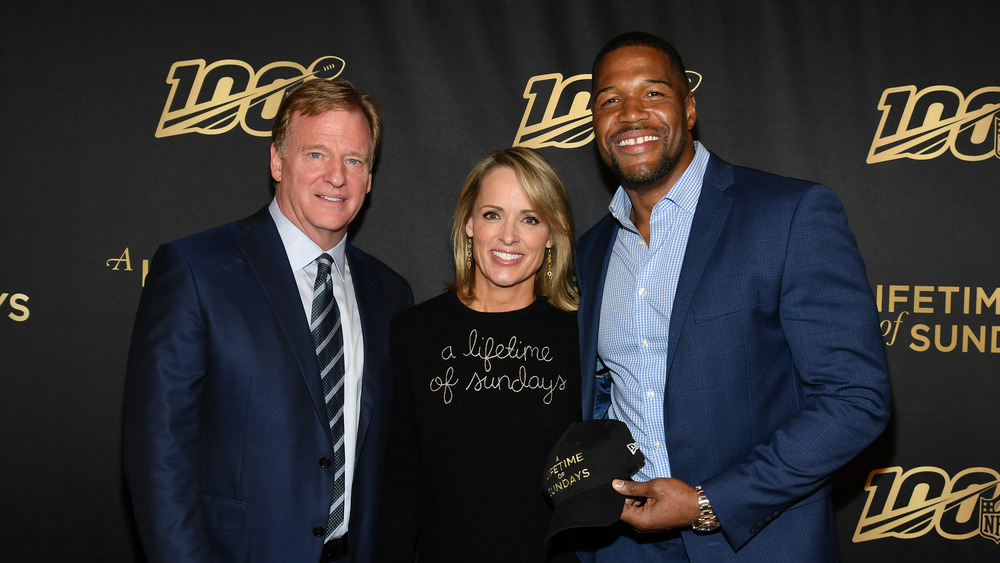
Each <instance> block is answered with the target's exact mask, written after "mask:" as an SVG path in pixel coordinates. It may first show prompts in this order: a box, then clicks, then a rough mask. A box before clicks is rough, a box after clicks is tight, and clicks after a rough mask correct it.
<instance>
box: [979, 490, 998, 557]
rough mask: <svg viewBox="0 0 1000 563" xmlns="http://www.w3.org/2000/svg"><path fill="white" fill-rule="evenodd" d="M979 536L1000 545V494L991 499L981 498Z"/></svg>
mask: <svg viewBox="0 0 1000 563" xmlns="http://www.w3.org/2000/svg"><path fill="white" fill-rule="evenodd" d="M979 535H981V536H983V537H984V538H989V539H991V540H993V541H994V542H996V543H997V544H998V545H1000V494H998V495H997V496H995V497H993V498H991V499H986V498H985V497H979Z"/></svg>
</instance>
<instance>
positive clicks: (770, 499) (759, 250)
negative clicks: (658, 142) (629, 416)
mask: <svg viewBox="0 0 1000 563" xmlns="http://www.w3.org/2000/svg"><path fill="white" fill-rule="evenodd" d="M619 228H620V227H619V224H618V223H617V221H615V220H614V219H613V218H612V217H611V216H610V215H608V216H607V217H605V218H604V219H603V220H601V221H600V222H599V223H598V224H597V225H595V226H594V227H593V228H592V229H591V230H590V231H589V232H588V233H587V234H585V235H584V236H583V237H582V238H581V240H580V244H579V251H578V253H577V281H578V283H579V287H580V291H581V295H582V301H581V303H580V311H579V319H580V336H581V351H580V353H581V366H583V367H584V368H585V374H586V376H585V382H584V386H583V389H584V392H583V408H584V416H585V417H588V418H589V417H594V416H596V417H602V416H605V413H606V411H607V405H608V402H609V389H610V385H611V382H610V378H609V376H608V375H607V374H603V375H602V374H597V368H595V366H597V341H598V333H599V332H598V326H599V319H600V313H601V301H602V297H603V294H604V281H605V275H606V272H607V266H608V263H609V259H610V257H611V251H612V247H613V246H614V242H615V238H616V235H617V233H618V229H619ZM669 331H670V332H669V341H668V350H669V352H668V354H669V357H668V359H667V370H666V373H664V374H663V379H664V403H663V413H664V416H663V420H664V427H665V428H664V429H665V432H666V441H667V448H668V450H667V451H668V452H669V455H670V466H671V471H672V474H673V477H676V478H678V479H681V480H682V481H684V482H686V483H688V484H690V485H692V486H693V485H696V484H701V485H702V486H703V487H704V490H705V492H706V495H707V496H708V498H709V500H710V502H711V503H712V507H713V509H714V510H715V512H716V514H717V515H718V517H719V521H720V522H721V523H722V532H721V533H715V534H704V535H700V534H695V533H693V532H692V531H690V530H688V531H685V532H683V533H682V537H683V541H684V546H685V548H686V550H687V552H688V555H689V557H691V559H692V560H693V561H697V560H702V561H713V562H714V561H729V560H734V561H736V560H761V561H764V560H766V561H782V560H784V561H825V560H832V559H834V558H836V537H835V530H834V529H833V514H832V509H831V502H830V493H829V485H827V479H828V477H829V476H830V474H831V473H833V472H834V471H835V470H836V469H837V468H839V467H840V466H842V465H844V464H845V463H846V462H847V461H849V460H850V459H851V458H853V457H854V456H855V455H857V454H858V453H859V452H860V451H861V450H862V449H864V448H865V447H866V446H867V445H868V444H870V443H871V442H872V441H873V440H874V439H875V438H876V437H877V436H878V435H879V434H880V433H881V432H882V430H883V429H884V428H885V425H886V423H887V422H888V418H889V375H888V372H887V369H886V364H885V355H884V350H883V346H882V340H881V335H880V333H879V319H878V315H877V311H876V308H875V302H874V299H873V297H872V293H871V288H870V286H869V283H868V279H867V277H866V275H865V267H864V263H863V262H862V260H861V256H860V254H859V252H858V247H857V243H856V242H855V239H854V236H853V235H852V234H851V232H850V230H849V229H848V226H847V219H846V217H845V215H844V212H843V208H842V207H841V204H840V200H839V199H838V198H837V196H836V195H835V194H834V193H833V192H832V191H831V190H830V189H829V188H827V187H825V186H821V185H818V184H811V183H808V182H803V181H799V180H792V179H790V178H783V177H780V176H775V175H772V174H767V173H764V172H760V171H756V170H751V169H748V168H742V167H737V166H733V165H731V164H728V163H726V162H724V161H722V160H721V159H720V158H718V157H717V156H715V155H711V157H710V160H709V163H708V167H707V170H706V173H705V179H704V182H703V185H702V190H701V195H700V198H699V200H698V207H697V210H696V211H695V215H694V220H693V224H692V226H691V235H690V238H689V241H688V245H687V249H686V251H685V255H684V262H683V266H682V269H681V273H680V278H679V281H678V284H677V294H676V297H675V299H674V304H673V311H672V314H671V317H670V327H669ZM586 368H594V371H593V372H591V371H589V370H587V369H586ZM592 374H596V375H592Z"/></svg>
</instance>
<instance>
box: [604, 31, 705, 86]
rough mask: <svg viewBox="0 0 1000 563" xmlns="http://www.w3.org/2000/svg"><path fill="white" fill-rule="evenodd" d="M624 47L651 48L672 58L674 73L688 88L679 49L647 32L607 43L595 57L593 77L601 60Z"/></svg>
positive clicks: (630, 34) (639, 32)
mask: <svg viewBox="0 0 1000 563" xmlns="http://www.w3.org/2000/svg"><path fill="white" fill-rule="evenodd" d="M622 47H650V48H653V49H656V50H657V51H660V52H662V53H664V54H665V55H667V57H669V58H670V66H671V67H672V68H673V70H674V72H676V73H677V75H678V76H679V77H680V78H682V79H683V81H682V82H683V84H684V87H685V88H687V83H688V81H687V71H686V69H685V68H684V61H682V60H681V54H680V53H678V52H677V49H675V48H674V46H673V45H671V44H670V43H668V42H667V41H665V40H664V39H661V38H660V37H657V36H655V35H653V34H651V33H646V32H645V31H628V32H625V33H622V34H621V35H618V36H617V37H614V38H612V39H611V40H610V41H608V42H607V43H605V45H604V47H603V48H602V49H601V51H600V52H599V53H597V56H596V57H594V64H593V65H592V66H591V68H590V73H591V76H594V77H596V75H597V65H598V64H600V62H601V60H602V59H604V57H606V56H607V55H608V53H610V52H611V51H616V50H618V49H621V48H622Z"/></svg>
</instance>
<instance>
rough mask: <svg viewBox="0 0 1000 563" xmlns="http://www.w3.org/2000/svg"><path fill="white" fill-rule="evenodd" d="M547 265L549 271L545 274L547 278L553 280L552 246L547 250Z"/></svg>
mask: <svg viewBox="0 0 1000 563" xmlns="http://www.w3.org/2000/svg"><path fill="white" fill-rule="evenodd" d="M545 263H546V265H547V266H548V269H547V271H546V272H545V277H547V278H549V280H551V279H552V247H551V246H550V247H548V248H546V249H545Z"/></svg>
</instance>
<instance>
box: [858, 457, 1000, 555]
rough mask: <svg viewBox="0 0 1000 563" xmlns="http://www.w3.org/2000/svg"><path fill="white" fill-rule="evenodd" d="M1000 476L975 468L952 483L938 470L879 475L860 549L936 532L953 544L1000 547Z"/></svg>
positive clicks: (872, 478)
mask: <svg viewBox="0 0 1000 563" xmlns="http://www.w3.org/2000/svg"><path fill="white" fill-rule="evenodd" d="M998 485H1000V473H997V472H996V471H994V470H993V469H990V468H988V467H972V468H969V469H965V470H963V471H960V472H959V473H958V474H957V475H955V476H954V477H950V476H949V475H948V473H946V472H945V471H944V470H943V469H940V468H937V467H930V466H924V467H916V468H914V469H910V470H909V471H906V472H904V471H903V469H902V468H901V467H888V468H884V469H876V470H875V471H872V472H871V474H870V475H868V482H867V483H866V484H865V490H866V491H868V500H867V501H866V502H865V508H864V511H863V512H862V513H861V518H860V519H859V520H858V527H857V529H856V530H855V531H854V539H853V541H854V543H860V542H866V541H872V540H879V539H885V538H890V537H891V538H899V539H913V538H919V537H921V536H923V535H925V534H927V533H929V532H931V531H932V530H933V531H935V532H937V534H938V535H939V536H941V537H943V538H946V539H949V540H965V539H969V538H972V537H974V536H977V535H978V536H982V537H984V538H986V539H989V540H992V541H993V542H995V543H997V544H998V545H1000V511H998V502H997V501H998V500H1000V495H998V494H997V492H998V491H997V486H998Z"/></svg>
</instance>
